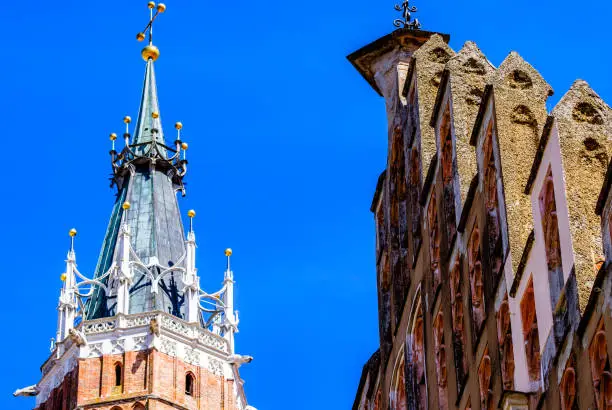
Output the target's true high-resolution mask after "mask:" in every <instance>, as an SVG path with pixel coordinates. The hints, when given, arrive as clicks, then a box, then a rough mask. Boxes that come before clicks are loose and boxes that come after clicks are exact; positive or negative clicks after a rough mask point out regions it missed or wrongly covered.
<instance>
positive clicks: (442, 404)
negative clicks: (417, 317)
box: [433, 312, 448, 410]
mask: <svg viewBox="0 0 612 410" xmlns="http://www.w3.org/2000/svg"><path fill="white" fill-rule="evenodd" d="M433 332H434V351H435V354H436V356H435V362H436V373H437V376H438V398H439V403H438V406H439V408H440V409H441V410H446V409H448V393H447V389H446V386H447V382H448V379H447V370H446V345H445V343H444V315H443V314H442V312H439V313H438V315H437V316H436V320H435V321H434V329H433Z"/></svg>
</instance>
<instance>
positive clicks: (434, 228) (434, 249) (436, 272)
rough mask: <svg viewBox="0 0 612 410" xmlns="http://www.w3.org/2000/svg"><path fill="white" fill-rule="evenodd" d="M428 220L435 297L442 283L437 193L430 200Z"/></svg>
mask: <svg viewBox="0 0 612 410" xmlns="http://www.w3.org/2000/svg"><path fill="white" fill-rule="evenodd" d="M427 220H428V223H429V226H428V228H429V253H430V255H429V256H430V261H431V262H430V266H431V276H432V278H433V292H434V295H435V294H436V292H437V290H438V286H440V282H441V273H440V223H439V221H438V205H437V200H436V193H435V192H433V193H432V195H431V199H430V200H429V208H428V209H427Z"/></svg>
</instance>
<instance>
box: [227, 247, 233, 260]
mask: <svg viewBox="0 0 612 410" xmlns="http://www.w3.org/2000/svg"><path fill="white" fill-rule="evenodd" d="M232 252H233V251H232V248H227V249H226V250H225V256H227V257H228V258H229V257H230V256H232Z"/></svg>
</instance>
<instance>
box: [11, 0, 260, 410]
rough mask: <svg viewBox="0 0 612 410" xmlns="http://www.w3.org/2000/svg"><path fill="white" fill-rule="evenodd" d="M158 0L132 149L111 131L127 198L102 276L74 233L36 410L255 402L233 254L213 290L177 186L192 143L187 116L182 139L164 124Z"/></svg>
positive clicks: (115, 166) (120, 193)
mask: <svg viewBox="0 0 612 410" xmlns="http://www.w3.org/2000/svg"><path fill="white" fill-rule="evenodd" d="M148 7H149V9H150V20H149V23H148V24H147V26H146V28H145V30H144V31H143V32H141V33H138V35H137V39H138V40H139V41H143V40H145V38H146V36H147V35H148V40H149V41H148V45H147V46H146V47H145V48H144V49H143V50H142V57H143V59H144V60H145V78H144V87H143V91H142V97H141V101H140V109H139V112H138V117H137V121H136V127H135V128H134V129H133V131H132V130H131V129H130V128H131V124H132V120H131V118H130V117H125V118H124V123H125V134H124V135H123V139H124V144H122V145H123V148H122V149H119V148H116V145H117V141H116V140H117V135H116V134H111V136H110V139H111V143H112V150H111V151H110V156H111V164H112V172H113V177H112V187H114V188H116V189H117V199H116V201H115V204H114V206H113V209H112V213H111V218H110V222H109V225H108V228H107V231H106V235H105V236H104V241H103V243H102V249H101V251H100V257H99V260H98V264H97V266H96V268H95V272H94V273H93V274H92V275H87V274H85V273H81V271H80V270H79V269H78V268H77V257H76V251H75V248H76V246H75V245H76V244H75V242H76V236H77V231H76V230H75V229H72V230H71V231H70V233H69V234H70V237H71V247H70V250H69V251H68V256H67V259H66V271H65V273H63V274H62V275H61V280H62V282H63V286H62V288H61V291H60V296H59V303H58V307H57V310H58V325H57V334H56V337H55V339H54V340H53V342H52V345H51V351H52V353H51V356H50V357H49V359H48V360H47V361H46V362H45V363H44V364H43V365H42V367H41V370H42V376H41V379H40V381H39V382H38V383H37V384H36V385H34V386H30V387H27V388H25V389H20V390H18V391H16V392H15V395H16V396H36V407H35V408H36V409H38V410H72V409H82V410H87V409H92V410H93V409H96V410H120V409H122V410H128V409H130V410H132V409H211V410H216V409H223V410H242V409H251V410H254V408H253V407H251V406H248V404H247V400H246V397H245V394H244V389H243V381H242V379H241V378H240V373H239V368H240V366H241V365H243V364H246V363H249V362H250V361H251V360H252V358H251V357H250V356H242V355H239V354H236V352H235V349H234V335H235V333H237V332H238V322H239V319H238V312H237V311H235V310H234V300H233V286H234V278H233V272H232V270H231V267H230V259H231V255H232V251H231V249H227V250H226V251H225V255H226V257H227V268H226V271H225V275H224V280H223V285H222V288H221V289H220V290H219V291H216V292H212V293H209V292H205V291H204V290H202V289H201V288H200V278H199V276H198V270H197V268H196V236H195V232H194V218H195V216H196V213H195V211H193V210H190V211H189V212H188V214H187V215H188V216H189V219H190V224H189V229H188V230H187V233H186V235H185V231H184V228H183V224H182V221H181V214H180V210H179V206H178V200H177V195H176V193H177V192H181V194H182V195H183V196H184V195H185V187H184V184H183V179H184V178H185V174H186V173H187V164H188V162H187V159H186V152H187V149H188V145H187V143H186V142H184V141H183V140H182V139H181V129H182V128H183V125H182V124H181V123H180V122H177V123H176V124H175V129H176V136H175V137H174V138H168V137H167V136H166V135H164V131H163V129H162V121H161V114H160V109H159V102H158V96H157V84H156V79H155V69H154V65H155V61H156V60H157V59H158V57H159V50H158V49H157V47H155V46H154V45H153V41H152V40H153V39H152V35H153V25H154V23H155V21H156V19H157V18H158V17H159V16H160V15H161V14H162V13H164V12H165V11H166V6H165V5H164V4H163V3H159V4H157V5H156V4H155V3H154V2H149V4H148ZM132 132H133V134H132ZM172 139H174V141H172ZM170 141H172V142H170ZM220 279H221V278H220Z"/></svg>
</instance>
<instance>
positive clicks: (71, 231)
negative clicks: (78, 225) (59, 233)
mask: <svg viewBox="0 0 612 410" xmlns="http://www.w3.org/2000/svg"><path fill="white" fill-rule="evenodd" d="M68 235H70V236H71V237H72V238H74V237H75V236H76V235H77V230H76V229H74V228H72V229H71V230H70V232H68Z"/></svg>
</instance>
